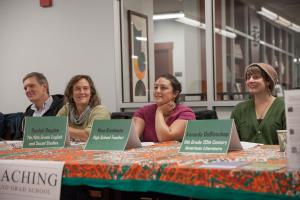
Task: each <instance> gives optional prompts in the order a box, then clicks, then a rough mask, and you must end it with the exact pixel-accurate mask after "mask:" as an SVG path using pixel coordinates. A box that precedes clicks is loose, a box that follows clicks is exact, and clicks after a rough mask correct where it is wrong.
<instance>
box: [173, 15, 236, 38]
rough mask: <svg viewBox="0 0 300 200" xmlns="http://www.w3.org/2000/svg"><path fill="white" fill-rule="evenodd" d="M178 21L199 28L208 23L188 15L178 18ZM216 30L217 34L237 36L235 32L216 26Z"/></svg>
mask: <svg viewBox="0 0 300 200" xmlns="http://www.w3.org/2000/svg"><path fill="white" fill-rule="evenodd" d="M176 21H177V22H181V23H183V24H186V25H190V26H194V27H197V28H200V29H204V30H205V28H206V25H205V24H204V23H201V22H199V21H197V20H194V19H191V18H188V17H183V18H180V19H176ZM215 32H216V33H217V34H220V35H223V36H225V37H228V38H236V34H235V33H233V32H230V31H226V30H223V29H219V28H215Z"/></svg>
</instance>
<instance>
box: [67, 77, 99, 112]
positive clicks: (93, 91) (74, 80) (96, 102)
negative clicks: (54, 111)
mask: <svg viewBox="0 0 300 200" xmlns="http://www.w3.org/2000/svg"><path fill="white" fill-rule="evenodd" d="M81 79H85V80H86V81H87V82H88V83H89V85H90V90H91V98H90V102H89V105H90V106H91V108H94V107H95V106H97V105H100V104H101V100H100V98H99V96H98V94H97V91H96V88H95V84H94V82H93V80H92V79H91V77H90V76H88V75H81V74H80V75H76V76H73V77H72V78H71V80H70V81H69V83H68V85H67V87H66V90H65V94H64V96H65V97H64V102H65V103H69V104H71V105H72V106H74V107H76V105H75V102H74V99H73V87H74V85H75V84H76V83H77V82H78V81H79V80H81Z"/></svg>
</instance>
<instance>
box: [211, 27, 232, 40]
mask: <svg viewBox="0 0 300 200" xmlns="http://www.w3.org/2000/svg"><path fill="white" fill-rule="evenodd" d="M215 32H216V33H218V34H220V35H223V36H225V37H228V38H232V39H234V38H236V34H235V33H233V32H230V31H226V30H223V29H219V28H215Z"/></svg>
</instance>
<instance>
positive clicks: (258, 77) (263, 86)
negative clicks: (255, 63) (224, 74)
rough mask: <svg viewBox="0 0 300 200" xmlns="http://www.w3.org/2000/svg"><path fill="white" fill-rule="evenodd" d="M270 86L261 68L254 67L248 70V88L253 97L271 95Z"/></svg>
mask: <svg viewBox="0 0 300 200" xmlns="http://www.w3.org/2000/svg"><path fill="white" fill-rule="evenodd" d="M269 84H270V83H269V82H268V81H267V80H266V79H265V78H264V76H263V71H262V70H261V69H260V68H259V67H252V68H249V69H248V70H247V73H246V86H247V89H248V91H249V93H250V94H251V95H258V94H267V93H270V92H269Z"/></svg>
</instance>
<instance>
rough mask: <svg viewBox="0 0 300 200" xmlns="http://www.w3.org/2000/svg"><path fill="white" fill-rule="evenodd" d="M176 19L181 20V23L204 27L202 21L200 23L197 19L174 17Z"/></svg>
mask: <svg viewBox="0 0 300 200" xmlns="http://www.w3.org/2000/svg"><path fill="white" fill-rule="evenodd" d="M176 21H177V22H181V23H183V24H186V25H190V26H194V27H197V28H201V29H205V24H203V23H201V22H199V21H197V20H194V19H191V18H188V17H182V18H179V19H176Z"/></svg>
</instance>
